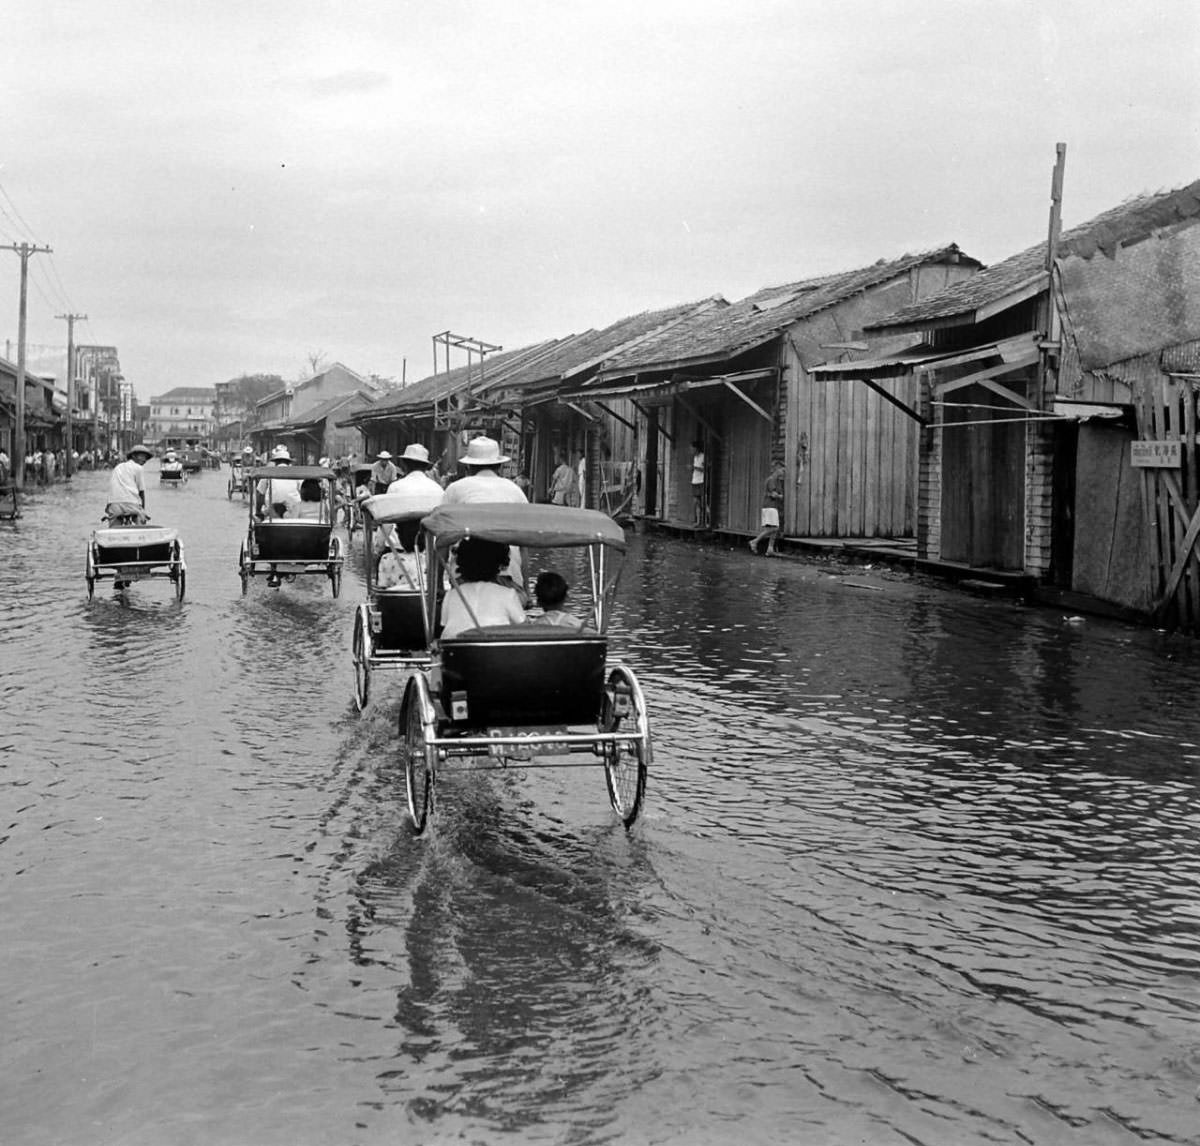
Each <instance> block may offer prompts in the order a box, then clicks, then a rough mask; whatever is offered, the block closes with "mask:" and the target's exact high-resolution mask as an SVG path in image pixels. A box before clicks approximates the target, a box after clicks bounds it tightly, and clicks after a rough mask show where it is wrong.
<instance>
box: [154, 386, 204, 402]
mask: <svg viewBox="0 0 1200 1146" xmlns="http://www.w3.org/2000/svg"><path fill="white" fill-rule="evenodd" d="M216 400H217V391H216V390H215V389H214V388H213V387H212V386H176V387H175V389H174V390H168V391H167V392H166V393H165V394H156V395H155V396H154V397H153V398H151V399H150V401H151V402H159V403H161V402H193V403H194V402H215V401H216Z"/></svg>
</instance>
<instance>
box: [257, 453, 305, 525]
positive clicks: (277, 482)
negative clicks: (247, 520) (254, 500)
mask: <svg viewBox="0 0 1200 1146" xmlns="http://www.w3.org/2000/svg"><path fill="white" fill-rule="evenodd" d="M291 464H292V455H291V454H290V453H289V452H288V448H287V446H276V447H275V448H274V449H273V450H272V451H271V465H273V466H290V465H291ZM255 490H256V492H257V494H258V516H259V518H263V517H266V516H267V511H268V510H270V511H271V512H272V513H273V514H274V516H275V517H288V516H294V515H295V512H296V508H297V507H298V506H299V504H300V483H299V482H298V481H296V480H295V479H294V478H259V480H258V485H257V486H255Z"/></svg>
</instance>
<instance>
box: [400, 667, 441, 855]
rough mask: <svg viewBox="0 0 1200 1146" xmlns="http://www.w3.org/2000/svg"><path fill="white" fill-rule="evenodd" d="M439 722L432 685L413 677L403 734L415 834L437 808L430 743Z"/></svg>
mask: <svg viewBox="0 0 1200 1146" xmlns="http://www.w3.org/2000/svg"><path fill="white" fill-rule="evenodd" d="M435 727H436V721H435V717H434V714H433V702H432V701H431V700H430V697H429V685H428V684H427V683H426V682H425V678H424V677H423V676H420V675H419V674H418V675H416V676H412V677H410V678H409V681H408V686H407V687H406V688H405V690H404V703H403V704H402V705H401V708H400V735H401V736H402V737H403V740H404V747H403V748H402V749H401V751H402V752H403V753H404V784H405V787H406V788H407V790H408V814H409V815H410V816H411V817H412V826H413V832H414V833H415V834H417V835H420V834H421V833H422V832H423V831H424V830H425V822H426V820H427V819H428V817H429V811H430V808H431V807H432V806H433V767H434V758H435V754H436V751H437V750H436V749H435V748H434V747H432V746H431V745H430V743H429V739H430V737H431V736H432V735H433V733H434V729H435Z"/></svg>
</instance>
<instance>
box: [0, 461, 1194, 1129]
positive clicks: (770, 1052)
mask: <svg viewBox="0 0 1200 1146" xmlns="http://www.w3.org/2000/svg"><path fill="white" fill-rule="evenodd" d="M226 476H227V475H226V474H225V473H223V472H222V473H204V474H201V475H200V476H199V477H198V478H197V479H196V480H194V481H192V482H190V483H189V484H188V486H186V487H185V488H184V489H182V490H179V491H169V492H168V491H161V490H158V489H154V488H152V489H151V493H150V503H151V506H150V508H151V512H152V514H154V516H155V520H156V521H160V522H161V523H162V524H169V525H175V526H177V527H178V528H179V529H180V533H181V536H182V537H183V539H184V542H185V545H186V549H187V561H188V594H187V597H186V599H185V600H184V602H182V603H178V602H176V601H175V600H174V598H173V596H172V594H171V592H170V585H169V584H168V583H166V582H162V583H159V582H149V583H142V584H139V585H136V586H135V587H134V588H133V589H132V590H131V591H130V592H129V593H128V594H126V595H124V598H123V599H122V598H116V599H114V598H113V597H111V596H109V595H107V594H102V593H99V592H98V594H97V599H96V600H95V601H94V602H91V603H89V602H88V601H87V599H86V591H85V587H84V583H83V561H84V546H85V543H86V540H87V537H88V535H89V533H90V531H91V529H92V528H94V526H95V525H96V524H97V522H96V518H97V516H98V506H99V504H100V502H101V501H102V500H103V489H104V485H103V482H104V476H103V475H88V474H83V475H79V476H78V477H77V478H76V479H75V480H74V481H72V482H71V483H70V484H69V486H67V485H63V486H59V487H57V488H53V489H49V490H45V491H35V492H34V493H33V494H32V496H31V497H30V499H29V503H28V505H27V507H26V515H25V517H24V518H23V519H22V520H21V521H19V522H16V523H11V524H7V523H0V541H3V543H4V544H5V548H6V555H7V556H6V560H5V561H4V562H0V626H2V633H3V645H2V646H0V703H2V705H3V712H4V723H3V725H2V726H0V766H2V769H0V784H2V787H0V792H2V793H3V797H2V798H3V804H2V805H0V859H2V860H3V864H4V866H3V869H2V871H3V876H2V882H0V888H3V896H4V898H3V903H2V904H0V906H2V908H3V911H4V917H5V922H6V929H7V932H8V933H9V934H11V936H12V940H11V942H9V943H7V944H6V949H5V965H4V982H5V984H6V986H5V994H6V1000H5V1001H6V1003H7V1006H6V1020H7V1022H6V1040H5V1046H6V1053H5V1058H4V1063H5V1067H6V1071H5V1074H6V1079H7V1082H8V1085H7V1086H6V1087H5V1088H3V1091H2V1093H3V1098H0V1124H3V1125H4V1126H5V1127H6V1128H9V1129H12V1128H15V1134H14V1137H13V1140H14V1141H21V1142H30V1143H42V1142H44V1143H52V1142H73V1141H79V1140H81V1139H83V1138H86V1139H87V1140H88V1141H90V1142H120V1143H123V1144H126V1143H135V1144H138V1143H146V1144H151V1143H154V1144H157V1143H161V1142H163V1141H203V1142H205V1143H230V1144H233V1143H246V1142H254V1143H256V1144H258V1143H266V1144H271V1143H281V1144H282V1143H296V1142H337V1143H345V1142H354V1143H375V1142H379V1143H383V1142H389V1143H390V1142H394V1141H402V1140H405V1141H429V1142H441V1141H451V1140H453V1141H496V1140H499V1139H501V1138H512V1139H513V1140H514V1141H521V1142H555V1143H557V1142H572V1143H593V1142H595V1143H606V1142H680V1143H684V1142H686V1143H691V1142H729V1141H747V1142H760V1141H761V1142H768V1141H769V1142H777V1141H811V1142H822V1143H824V1142H830V1143H842V1142H872V1143H877V1142H882V1143H891V1142H895V1143H911V1142H929V1143H943V1142H944V1143H956V1144H957V1143H972V1142H980V1143H983V1142H1010V1141H1011V1142H1022V1141H1024V1142H1038V1143H1041V1142H1058V1141H1064V1142H1065V1141H1088V1142H1093V1141H1104V1142H1122V1141H1130V1142H1133V1141H1142V1142H1145V1141H1154V1142H1164V1143H1184V1142H1191V1141H1193V1140H1194V1137H1195V1132H1194V1128H1195V1125H1196V1119H1197V1114H1198V1107H1197V1095H1198V1093H1200V1035H1197V1033H1196V1032H1197V1030H1198V1029H1200V1028H1198V1027H1197V1025H1196V1022H1197V1015H1198V1012H1200V910H1197V908H1196V906H1195V887H1196V885H1197V881H1198V878H1200V843H1198V841H1200V831H1198V829H1200V798H1198V792H1197V778H1198V775H1200V748H1198V744H1200V727H1198V722H1197V720H1196V717H1195V712H1194V709H1195V706H1194V702H1193V700H1192V698H1193V697H1195V696H1196V695H1198V694H1200V689H1198V686H1200V652H1198V651H1197V648H1196V647H1195V646H1194V645H1192V644H1189V643H1185V642H1182V641H1179V640H1176V639H1171V638H1166V637H1164V636H1162V635H1158V634H1154V633H1150V632H1145V631H1141V630H1136V629H1131V628H1126V627H1123V626H1117V625H1111V624H1108V623H1105V622H1102V621H1097V620H1094V619H1082V618H1069V617H1064V616H1062V615H1060V614H1058V613H1055V612H1052V611H1039V610H1031V609H1023V608H1021V607H1019V606H1016V605H1014V604H1012V603H1011V602H1006V601H994V600H980V599H975V598H971V597H967V596H964V595H962V594H960V593H957V592H954V591H951V590H949V589H948V588H947V587H945V586H941V585H926V584H922V583H920V582H919V581H917V580H914V579H912V578H909V577H906V576H901V575H897V574H895V573H893V572H891V571H889V570H886V569H864V568H857V569H848V568H841V567H837V566H821V565H806V564H802V563H798V562H793V561H766V560H764V559H758V560H754V559H752V558H750V556H749V555H748V554H745V553H742V552H737V551H725V550H721V549H718V548H713V547H710V546H702V545H689V544H682V543H679V542H675V541H672V540H669V539H664V538H659V537H654V536H641V535H638V536H634V537H633V538H632V539H631V552H630V555H629V559H628V561H627V564H626V567H625V570H624V573H623V577H622V583H621V590H620V600H619V604H618V609H617V617H616V626H617V635H616V636H615V637H614V642H613V644H614V651H613V657H614V659H622V660H625V661H626V662H628V663H629V664H631V665H632V666H633V667H634V669H635V670H636V671H637V673H638V675H639V678H640V680H641V683H642V686H643V688H644V690H645V692H646V696H647V699H648V702H649V705H650V709H651V718H652V727H653V732H654V742H655V761H654V768H653V771H652V773H651V778H650V784H649V787H648V795H647V803H646V808H645V813H644V817H643V820H642V822H641V823H640V824H639V826H638V828H637V829H636V830H635V832H634V833H633V834H632V835H628V834H626V833H625V831H624V830H623V829H621V828H620V826H619V824H617V823H616V822H615V820H614V817H613V816H612V814H611V812H610V810H609V808H608V805H607V798H606V795H605V791H604V782H603V777H602V774H601V772H600V770H599V768H598V766H597V767H596V768H594V769H593V768H585V769H548V770H534V769H530V770H527V771H522V770H516V771H512V772H507V773H503V774H485V773H478V772H465V771H457V772H456V771H455V770H454V768H453V767H452V766H448V767H447V768H446V769H445V770H444V773H443V782H442V783H441V785H440V789H439V795H440V799H439V806H438V811H437V815H436V818H435V821H434V823H433V826H432V827H431V830H430V832H429V834H428V835H427V837H425V838H422V839H414V838H413V836H412V835H411V833H410V832H409V830H408V828H407V824H406V821H405V817H404V814H403V810H402V809H403V778H402V775H401V773H400V770H399V762H398V758H397V752H396V721H397V707H398V699H399V694H400V689H401V685H402V682H401V681H400V680H399V678H398V677H394V676H385V675H380V676H379V677H378V678H377V681H376V682H374V683H376V685H377V688H376V689H374V690H373V692H377V693H378V695H373V698H372V703H371V705H370V706H369V707H368V709H367V711H366V712H364V713H363V714H361V715H358V714H356V713H355V712H354V709H353V705H352V703H351V682H352V674H351V666H350V659H349V641H350V629H351V622H352V617H353V609H354V606H355V604H356V603H357V601H358V599H359V598H360V596H361V592H362V586H361V579H360V576H359V571H358V561H359V559H360V551H359V548H358V544H357V543H356V544H355V545H354V546H352V547H351V550H350V553H349V557H348V561H347V566H346V579H345V584H344V587H343V593H342V596H341V598H339V599H337V600H334V599H333V598H332V597H331V594H330V591H329V583H328V581H327V579H325V578H324V577H315V576H314V577H309V578H299V579H298V580H297V581H296V582H294V583H291V584H287V585H285V586H284V587H283V588H282V589H280V590H277V591H276V590H270V589H268V588H267V587H266V586H265V585H264V584H262V583H261V581H260V579H256V580H255V582H253V583H252V585H251V587H250V592H249V594H248V595H247V596H245V597H243V596H242V594H241V586H240V582H239V579H238V576H237V550H238V545H239V542H240V540H241V538H242V537H243V535H244V533H245V529H246V508H245V506H244V505H243V504H242V503H241V502H240V500H234V501H230V500H229V499H228V498H227V497H226V491H225V480H226ZM151 485H152V487H153V483H151ZM555 564H556V567H558V568H560V569H561V570H562V571H563V572H564V573H565V575H566V576H567V577H568V580H570V581H571V582H572V584H573V585H574V586H575V590H574V592H575V596H576V597H579V596H581V595H582V587H583V585H584V584H585V576H584V573H583V570H582V568H580V567H577V566H576V565H575V564H573V563H572V562H571V561H570V560H569V559H567V558H563V559H562V560H559V559H557V558H556V561H555ZM577 603H578V602H577ZM63 1080H70V1083H71V1085H70V1086H67V1087H64V1086H63V1085H62V1081H63ZM197 1127H202V1128H203V1129H202V1131H198V1130H197Z"/></svg>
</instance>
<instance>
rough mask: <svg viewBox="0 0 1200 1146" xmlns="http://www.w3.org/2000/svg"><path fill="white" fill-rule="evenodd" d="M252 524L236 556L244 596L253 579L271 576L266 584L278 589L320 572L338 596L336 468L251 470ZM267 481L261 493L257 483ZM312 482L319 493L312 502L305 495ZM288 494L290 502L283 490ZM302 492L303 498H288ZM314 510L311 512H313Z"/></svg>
mask: <svg viewBox="0 0 1200 1146" xmlns="http://www.w3.org/2000/svg"><path fill="white" fill-rule="evenodd" d="M246 481H247V482H248V483H249V486H250V525H249V527H248V529H247V532H246V536H245V538H244V539H243V540H242V546H241V550H240V552H239V553H238V575H239V576H240V577H241V579H242V593H243V594H245V593H247V592H248V591H249V588H250V578H252V577H254V576H256V575H257V574H259V573H265V574H267V584H268V585H269V586H270V587H271V588H272V589H278V588H279V586H280V584H281V582H282V581H284V580H287V581H294V580H295V579H296V577H297V576H300V575H302V574H307V573H318V574H321V575H323V576H326V577H328V578H329V583H330V585H331V586H332V588H333V595H334V596H335V597H336V596H337V595H338V594H339V593H340V592H341V589H342V565H343V561H344V558H343V555H342V539H341V538H340V537H335V536H334V533H333V505H334V501H333V495H334V490H333V483H334V473H333V470H331V469H327V468H326V467H324V466H292V465H272V466H261V467H257V468H253V469H251V468H248V469H247V472H246ZM260 481H262V482H265V483H266V485H265V487H264V492H263V493H262V494H261V495H260V494H259V493H258V484H259V482H260ZM306 483H312V485H313V487H315V489H316V491H317V494H316V496H315V497H314V498H313V499H312V500H309V499H308V498H306V496H305V491H306V489H308V488H311V487H309V486H306ZM285 489H286V490H287V491H288V494H289V497H288V498H287V500H276V499H277V498H282V493H281V491H283V490H285ZM295 489H299V490H300V495H299V496H300V500H299V501H295V500H293V499H292V498H291V497H290V494H291V492H292V491H293V490H295ZM310 510H311V514H310Z"/></svg>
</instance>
